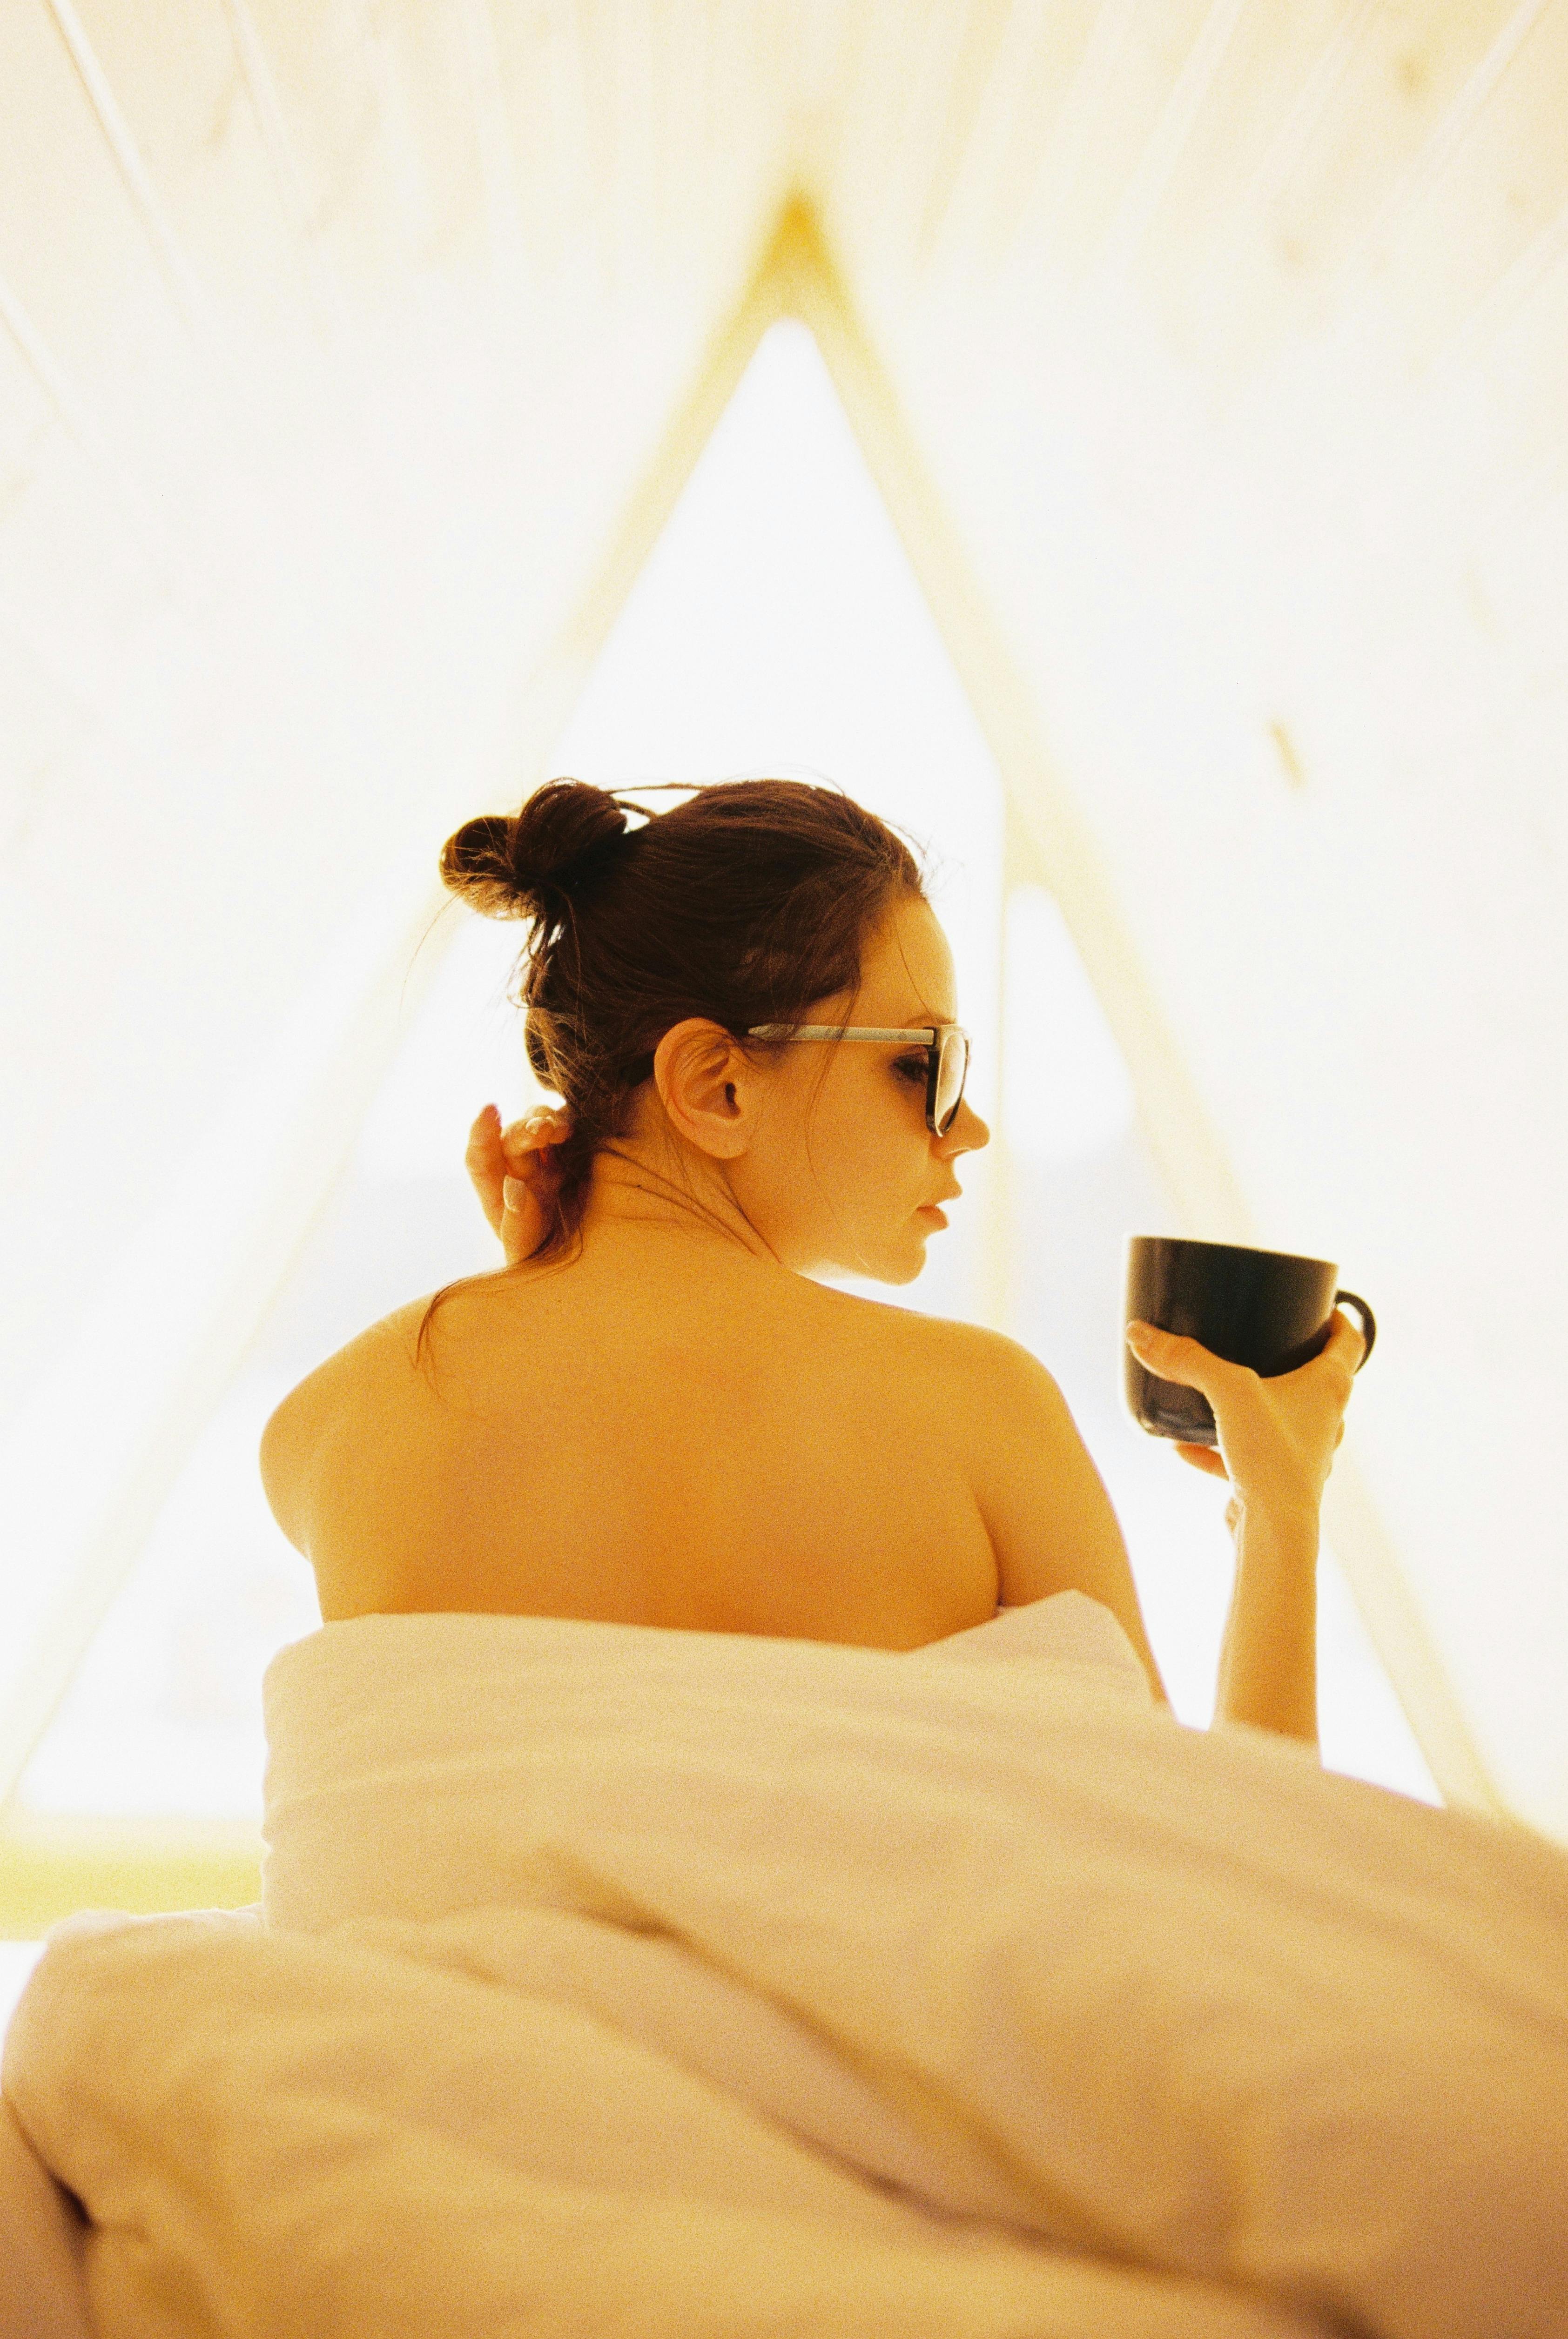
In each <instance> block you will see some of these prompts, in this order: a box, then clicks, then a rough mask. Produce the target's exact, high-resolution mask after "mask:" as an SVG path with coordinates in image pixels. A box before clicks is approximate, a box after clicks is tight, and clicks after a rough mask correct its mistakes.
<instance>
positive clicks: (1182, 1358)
mask: <svg viewBox="0 0 1568 2339" xmlns="http://www.w3.org/2000/svg"><path fill="white" fill-rule="evenodd" d="M1127 1345H1128V1347H1129V1348H1130V1349H1131V1350H1132V1353H1133V1355H1134V1356H1135V1357H1137V1358H1138V1361H1139V1364H1140V1365H1143V1366H1145V1367H1147V1368H1148V1369H1149V1372H1151V1373H1154V1374H1156V1375H1158V1377H1159V1379H1161V1380H1162V1381H1176V1382H1178V1384H1179V1386H1180V1387H1183V1388H1195V1389H1197V1390H1198V1394H1199V1395H1200V1396H1207V1397H1212V1396H1213V1395H1214V1391H1215V1389H1216V1388H1217V1387H1219V1388H1228V1387H1230V1388H1233V1387H1235V1386H1236V1383H1237V1381H1238V1378H1240V1379H1242V1380H1256V1379H1257V1374H1256V1373H1255V1372H1253V1370H1252V1368H1251V1367H1250V1366H1247V1365H1232V1364H1228V1363H1227V1362H1226V1360H1225V1358H1224V1357H1217V1356H1216V1355H1215V1354H1214V1351H1213V1350H1212V1348H1206V1347H1203V1345H1202V1343H1201V1342H1200V1341H1198V1340H1189V1339H1188V1337H1187V1336H1186V1334H1185V1333H1183V1332H1162V1331H1161V1330H1160V1328H1159V1326H1158V1325H1157V1324H1136V1323H1135V1324H1129V1326H1128V1327H1127Z"/></svg>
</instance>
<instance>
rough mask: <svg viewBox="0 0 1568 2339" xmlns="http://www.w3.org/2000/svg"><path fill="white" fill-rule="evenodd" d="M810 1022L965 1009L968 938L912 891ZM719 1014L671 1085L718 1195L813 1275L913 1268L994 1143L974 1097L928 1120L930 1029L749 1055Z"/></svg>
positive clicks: (908, 1020) (660, 1073)
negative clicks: (957, 974) (962, 942)
mask: <svg viewBox="0 0 1568 2339" xmlns="http://www.w3.org/2000/svg"><path fill="white" fill-rule="evenodd" d="M803 1020H805V1022H831V1024H840V1022H847V1024H883V1027H889V1029H892V1027H915V1024H936V1022H957V1020H960V1015H957V990H955V980H952V952H951V947H948V938H945V933H943V931H941V924H939V919H936V913H933V910H932V907H929V903H924V901H915V898H911V896H896V905H894V907H892V910H889V914H887V917H884V922H883V926H880V929H878V931H875V933H873V935H871V941H868V945H866V950H863V957H862V984H859V992H856V994H850V992H838V994H833V996H831V999H819V1002H812V1006H810V1011H807V1012H805V1018H803ZM716 1034H718V1027H716V1024H712V1022H688V1024H676V1027H674V1031H669V1034H667V1036H665V1041H662V1043H660V1048H657V1055H656V1085H657V1092H660V1100H662V1101H665V1113H667V1118H669V1128H672V1132H674V1134H676V1137H679V1140H684V1146H681V1150H684V1153H685V1156H688V1165H690V1167H693V1169H695V1172H697V1183H700V1190H702V1198H705V1202H706V1205H709V1209H712V1207H714V1202H718V1207H721V1209H723V1207H725V1202H728V1207H730V1209H735V1217H737V1226H742V1228H749V1230H751V1235H742V1239H746V1247H749V1249H756V1247H758V1244H756V1238H761V1244H763V1247H765V1254H770V1256H773V1258H777V1260H779V1266H786V1268H794V1270H795V1272H798V1275H819V1277H831V1275H833V1272H840V1275H866V1277H871V1279H875V1282H883V1284H908V1282H912V1279H915V1277H917V1275H920V1270H922V1266H924V1249H927V1242H929V1239H932V1235H941V1228H943V1221H941V1219H936V1217H932V1207H929V1205H939V1202H951V1199H952V1195H955V1193H960V1190H962V1189H960V1181H957V1158H960V1153H973V1150H976V1146H983V1144H988V1141H990V1130H988V1125H985V1122H983V1120H981V1116H978V1113H976V1111H973V1109H971V1104H969V1100H964V1101H962V1104H960V1109H957V1113H955V1116H952V1122H951V1128H948V1132H945V1137H936V1134H933V1132H932V1130H929V1128H927V1118H924V1092H927V1055H924V1048H922V1045H920V1043H917V1041H906V1043H896V1041H887V1043H883V1041H843V1043H840V1041H795V1043H794V1045H789V1048H782V1051H779V1052H777V1055H774V1057H773V1062H758V1064H751V1062H745V1060H742V1057H740V1052H737V1051H735V1045H733V1041H728V1034H718V1036H716Z"/></svg>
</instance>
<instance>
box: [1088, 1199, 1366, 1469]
mask: <svg viewBox="0 0 1568 2339" xmlns="http://www.w3.org/2000/svg"><path fill="white" fill-rule="evenodd" d="M1338 1281H1339V1269H1338V1268H1336V1267H1335V1266H1334V1265H1333V1264H1332V1263H1331V1262H1330V1261H1329V1260H1328V1259H1326V1258H1297V1257H1295V1255H1294V1254H1293V1253H1292V1252H1290V1251H1284V1250H1247V1249H1246V1248H1243V1247H1242V1246H1241V1245H1240V1244H1238V1243H1211V1242H1190V1241H1188V1239H1186V1238H1185V1237H1183V1236H1179V1235H1129V1237H1128V1241H1127V1307H1126V1310H1125V1315H1124V1321H1125V1322H1126V1323H1128V1324H1133V1323H1139V1322H1142V1323H1145V1324H1155V1325H1158V1326H1159V1329H1160V1330H1161V1331H1162V1332H1181V1333H1185V1334H1186V1336H1187V1337H1188V1339H1192V1340H1198V1341H1200V1342H1201V1343H1202V1345H1203V1347H1206V1348H1208V1349H1209V1350H1211V1351H1212V1353H1213V1354H1214V1355H1215V1356H1217V1357H1226V1358H1227V1359H1228V1362H1229V1363H1231V1364H1233V1365H1250V1366H1251V1367H1252V1369H1253V1371H1254V1372H1255V1373H1257V1374H1260V1375H1261V1376H1262V1377H1263V1378H1264V1379H1265V1380H1272V1379H1275V1378H1276V1377H1277V1376H1278V1375H1279V1374H1280V1373H1293V1372H1295V1371H1296V1369H1297V1367H1298V1366H1300V1365H1308V1364H1310V1363H1311V1361H1312V1359H1313V1357H1317V1356H1321V1355H1322V1353H1323V1351H1324V1349H1325V1348H1326V1347H1327V1345H1328V1336H1329V1333H1330V1331H1331V1330H1332V1329H1333V1318H1334V1310H1335V1307H1336V1303H1337V1302H1339V1301H1340V1300H1343V1301H1344V1302H1345V1304H1346V1306H1347V1307H1349V1308H1355V1310H1356V1314H1357V1315H1358V1316H1359V1317H1360V1318H1361V1331H1362V1337H1363V1338H1364V1339H1365V1340H1366V1349H1365V1351H1364V1353H1363V1355H1362V1358H1361V1363H1362V1364H1363V1365H1364V1364H1365V1363H1366V1359H1367V1357H1369V1356H1370V1355H1371V1354H1372V1344H1373V1342H1374V1341H1375V1340H1376V1337H1377V1321H1376V1318H1375V1317H1374V1315H1373V1313H1372V1310H1371V1308H1368V1306H1367V1305H1366V1300H1365V1299H1362V1298H1358V1297H1357V1296H1356V1293H1355V1292H1354V1291H1340V1290H1338V1289H1337V1288H1336V1286H1337V1284H1338ZM1122 1356H1123V1360H1124V1369H1125V1374H1126V1379H1125V1383H1124V1387H1125V1389H1126V1395H1127V1409H1128V1411H1129V1413H1130V1414H1131V1416H1132V1417H1133V1419H1134V1421H1136V1422H1137V1423H1138V1425H1139V1428H1140V1429H1147V1430H1148V1431H1149V1435H1150V1436H1154V1437H1174V1438H1178V1439H1179V1441H1180V1442H1181V1444H1182V1445H1184V1446H1214V1445H1217V1444H1218V1433H1217V1431H1216V1429H1215V1426H1214V1415H1213V1413H1212V1411H1211V1410H1210V1407H1209V1404H1208V1398H1207V1397H1206V1396H1201V1395H1200V1394H1199V1392H1198V1390H1197V1389H1195V1388H1184V1387H1182V1385H1181V1384H1180V1382H1179V1381H1162V1380H1160V1379H1159V1377H1158V1376H1157V1375H1156V1374H1154V1373H1151V1372H1149V1369H1148V1368H1147V1367H1146V1366H1143V1365H1140V1364H1139V1361H1138V1358H1137V1357H1135V1356H1134V1355H1133V1353H1132V1350H1131V1349H1130V1348H1129V1347H1127V1346H1126V1344H1125V1342H1124V1343H1123V1347H1122ZM1360 1369H1361V1367H1360V1365H1358V1366H1357V1367H1356V1370H1357V1371H1358V1372H1359V1371H1360Z"/></svg>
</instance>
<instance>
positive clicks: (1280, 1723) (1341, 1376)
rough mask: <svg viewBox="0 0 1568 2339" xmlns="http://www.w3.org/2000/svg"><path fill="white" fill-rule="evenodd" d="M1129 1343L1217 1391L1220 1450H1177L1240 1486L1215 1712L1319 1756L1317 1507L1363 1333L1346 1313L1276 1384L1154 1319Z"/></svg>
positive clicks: (1206, 1392) (1211, 1398) (1212, 1400)
mask: <svg viewBox="0 0 1568 2339" xmlns="http://www.w3.org/2000/svg"><path fill="white" fill-rule="evenodd" d="M1128 1343H1129V1347H1131V1349H1132V1351H1133V1354H1134V1355H1135V1356H1136V1357H1138V1359H1139V1363H1140V1364H1143V1365H1146V1366H1147V1367H1149V1370H1150V1371H1151V1372H1154V1373H1158V1374H1159V1377H1160V1378H1161V1379H1163V1380H1172V1381H1177V1382H1179V1383H1180V1384H1181V1386H1182V1387H1186V1388H1195V1389H1198V1390H1199V1391H1200V1392H1201V1394H1202V1395H1203V1396H1206V1397H1207V1398H1208V1403H1209V1406H1210V1407H1211V1408H1212V1410H1213V1413H1214V1417H1215V1422H1216V1426H1217V1428H1218V1439H1219V1444H1218V1450H1216V1449H1215V1448H1213V1447H1209V1446H1178V1448H1177V1451H1178V1453H1179V1454H1180V1455H1181V1456H1182V1458H1183V1460H1184V1461H1187V1462H1190V1463H1192V1464H1193V1465H1194V1466H1196V1467H1197V1468H1198V1469H1201V1470H1206V1471H1208V1472H1209V1473H1210V1474H1211V1475H1214V1476H1216V1477H1220V1478H1228V1479H1229V1480H1230V1482H1231V1485H1232V1488H1233V1490H1234V1491H1233V1493H1232V1495H1231V1499H1230V1502H1229V1503H1228V1505H1227V1508H1226V1513H1225V1517H1226V1524H1227V1525H1228V1527H1229V1528H1230V1530H1231V1534H1232V1535H1233V1537H1234V1539H1235V1543H1236V1581H1235V1584H1234V1586H1233V1588H1232V1591H1231V1595H1230V1613H1229V1614H1228V1617H1227V1619H1226V1625H1225V1640H1224V1643H1223V1646H1222V1648H1221V1652H1220V1660H1219V1683H1218V1695H1217V1698H1216V1701H1215V1720H1216V1721H1217V1722H1251V1723H1252V1724H1253V1725H1254V1726H1255V1727H1256V1728H1257V1729H1260V1730H1273V1731H1277V1732H1278V1733H1279V1734H1280V1735H1281V1736H1282V1737H1285V1738H1295V1739H1297V1740H1299V1741H1300V1742H1302V1743H1303V1744H1305V1745H1308V1746H1310V1747H1311V1748H1312V1749H1313V1751H1314V1752H1317V1545H1318V1512H1319V1509H1320V1506H1321V1504H1322V1500H1323V1489H1324V1487H1325V1486H1326V1484H1327V1482H1328V1474H1329V1472H1330V1470H1331V1469H1332V1468H1333V1466H1334V1456H1335V1454H1336V1451H1337V1449H1338V1446H1339V1443H1340V1440H1341V1439H1342V1438H1343V1436H1345V1409H1346V1406H1347V1405H1348V1403H1349V1401H1350V1392H1351V1390H1352V1388H1353V1387H1354V1386H1355V1379H1356V1365H1357V1364H1358V1362H1359V1361H1360V1359H1361V1357H1362V1355H1363V1354H1364V1352H1365V1343H1364V1341H1363V1339H1362V1336H1361V1334H1360V1332H1359V1331H1357V1329H1356V1327H1355V1325H1353V1324H1352V1323H1351V1322H1350V1320H1349V1318H1347V1317H1345V1316H1342V1315H1340V1314H1339V1312H1338V1311H1337V1309H1336V1311H1335V1316H1334V1319H1333V1326H1332V1328H1331V1330H1330V1333H1329V1337H1328V1343H1327V1346H1326V1347H1325V1349H1324V1350H1323V1353H1322V1355H1321V1356H1319V1357H1315V1358H1314V1359H1313V1361H1312V1363H1311V1364H1309V1365H1303V1366H1302V1367H1300V1369H1299V1370H1298V1371H1297V1372H1294V1373H1281V1374H1279V1375H1277V1376H1276V1377H1273V1378H1272V1379H1268V1380H1263V1379H1261V1378H1260V1377H1258V1375H1257V1373H1255V1372H1252V1371H1250V1370H1249V1369H1248V1368H1247V1367H1246V1366H1245V1365H1232V1364H1228V1363H1227V1361H1226V1360H1225V1359H1224V1358H1223V1357H1217V1356H1215V1355H1214V1354H1213V1353H1212V1352H1211V1351H1210V1350H1209V1349H1208V1348H1204V1347H1200V1346H1199V1344H1198V1341H1196V1340H1189V1339H1185V1338H1182V1337H1178V1335H1177V1334H1175V1333H1171V1332H1161V1331H1159V1330H1157V1329H1156V1328H1155V1327H1152V1326H1149V1325H1129V1327H1128Z"/></svg>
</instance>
